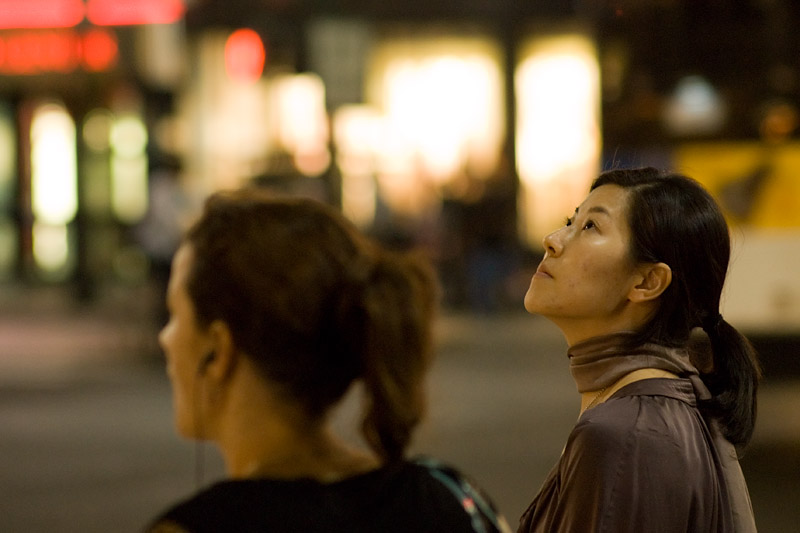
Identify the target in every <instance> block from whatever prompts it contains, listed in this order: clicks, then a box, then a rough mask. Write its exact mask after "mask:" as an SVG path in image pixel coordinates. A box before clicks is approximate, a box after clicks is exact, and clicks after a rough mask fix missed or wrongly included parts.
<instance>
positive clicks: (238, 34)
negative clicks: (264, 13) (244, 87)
mask: <svg viewBox="0 0 800 533" xmlns="http://www.w3.org/2000/svg"><path fill="white" fill-rule="evenodd" d="M266 58H267V52H266V50H265V49H264V43H263V42H261V37H259V35H258V33H256V32H255V31H253V30H251V29H248V28H242V29H240V30H236V31H235V32H233V33H231V35H230V37H228V40H227V41H226V42H225V71H226V72H227V73H228V76H229V77H230V78H231V79H233V80H238V81H245V82H254V81H256V80H258V78H259V77H261V73H262V72H263V71H264V61H265V60H266Z"/></svg>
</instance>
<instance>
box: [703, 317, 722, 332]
mask: <svg viewBox="0 0 800 533" xmlns="http://www.w3.org/2000/svg"><path fill="white" fill-rule="evenodd" d="M720 322H722V315H721V314H719V313H716V314H713V315H709V316H708V317H706V319H705V320H703V331H706V332H708V331H712V330H714V329H717V326H719V324H720Z"/></svg>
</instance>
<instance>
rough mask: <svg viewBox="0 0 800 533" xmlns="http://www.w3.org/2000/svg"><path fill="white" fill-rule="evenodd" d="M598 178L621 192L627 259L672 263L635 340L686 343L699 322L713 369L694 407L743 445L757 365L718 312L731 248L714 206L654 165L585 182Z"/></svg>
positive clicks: (751, 421) (689, 182)
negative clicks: (705, 397) (705, 395)
mask: <svg viewBox="0 0 800 533" xmlns="http://www.w3.org/2000/svg"><path fill="white" fill-rule="evenodd" d="M603 185H617V186H620V187H623V188H624V189H626V190H627V192H628V223H629V225H630V229H631V243H630V253H631V255H632V258H633V260H634V261H636V262H644V263H656V262H663V263H666V264H667V265H669V267H670V268H671V269H672V283H671V284H670V285H669V287H668V288H667V289H666V290H665V291H664V293H663V294H662V295H661V296H660V298H659V308H658V310H657V312H656V313H655V315H654V316H653V317H652V318H651V319H650V321H649V322H648V323H647V324H646V325H645V326H644V327H643V328H642V330H641V331H639V332H638V335H637V339H636V341H637V342H648V341H649V342H657V343H660V344H664V345H668V346H686V345H687V344H688V342H689V337H690V335H691V333H692V330H693V329H694V328H697V327H701V328H703V330H704V331H705V332H706V334H707V335H708V337H709V340H710V344H711V349H712V355H713V369H712V370H711V371H710V372H709V373H706V374H702V375H701V377H702V378H703V381H704V382H705V384H706V386H707V387H708V388H709V390H710V391H711V394H712V399H711V400H709V401H706V402H702V405H701V408H702V409H703V411H704V413H706V414H707V415H710V416H713V417H714V418H717V419H718V420H719V421H720V424H721V429H722V431H723V434H724V435H725V436H726V438H728V440H730V441H731V442H732V443H734V444H736V445H745V444H747V443H748V442H749V440H750V437H751V436H752V433H753V427H754V425H755V416H756V391H757V387H758V380H759V378H760V375H761V372H760V368H759V364H758V358H757V356H756V352H755V350H754V349H753V347H752V345H751V344H750V342H749V341H748V340H747V339H746V338H745V337H744V336H743V335H742V334H741V333H739V331H737V330H736V329H735V328H734V327H733V326H731V325H730V324H729V323H727V322H726V321H725V320H724V319H722V317H721V315H720V312H719V306H720V298H721V295H722V287H723V285H724V283H725V277H726V275H727V271H728V262H729V260H730V251H731V245H730V235H729V233H728V225H727V223H726V222H725V218H724V217H723V215H722V213H721V211H720V209H719V206H718V205H717V203H716V202H715V201H714V199H713V198H712V197H711V195H710V194H709V193H708V192H707V191H706V190H705V189H704V188H703V187H702V186H701V185H700V184H699V183H697V182H696V181H695V180H693V179H691V178H688V177H686V176H683V175H680V174H674V173H661V172H660V171H658V170H657V169H655V168H649V167H648V168H637V169H614V170H609V171H606V172H604V173H602V174H601V175H600V176H599V177H598V178H597V179H596V180H595V181H594V183H593V184H592V187H591V189H592V190H594V189H596V188H597V187H600V186H603Z"/></svg>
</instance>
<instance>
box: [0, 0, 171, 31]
mask: <svg viewBox="0 0 800 533" xmlns="http://www.w3.org/2000/svg"><path fill="white" fill-rule="evenodd" d="M185 11H186V7H185V6H184V0H86V3H84V1H83V0H0V29H32V28H71V27H74V26H77V25H78V24H80V23H81V22H82V21H83V19H84V17H86V18H87V19H88V20H89V22H91V23H92V24H96V25H98V26H132V25H138V24H171V23H173V22H178V21H179V20H181V18H182V17H183V15H184V12H185Z"/></svg>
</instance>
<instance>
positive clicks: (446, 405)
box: [0, 291, 800, 533]
mask: <svg viewBox="0 0 800 533" xmlns="http://www.w3.org/2000/svg"><path fill="white" fill-rule="evenodd" d="M23 296H24V297H23ZM151 296H152V295H151V294H149V293H147V291H143V293H142V294H141V295H139V296H137V297H136V298H133V299H123V300H117V299H115V297H114V295H113V294H111V295H109V296H108V300H109V301H108V302H105V303H104V304H103V305H98V306H92V307H85V308H76V307H75V305H74V304H70V303H68V302H66V301H64V300H63V298H59V297H58V296H57V295H56V296H54V295H53V294H49V293H46V292H44V293H42V294H38V295H34V296H30V295H29V294H28V293H24V294H22V293H20V294H14V293H13V292H12V293H10V294H5V295H3V296H2V297H1V298H0V304H2V305H0V427H2V431H0V457H2V468H0V531H3V532H4V533H19V532H42V531H53V532H82V533H91V532H108V531H120V532H124V531H131V532H133V531H138V530H139V529H141V527H142V526H143V525H144V524H145V523H146V522H147V521H148V520H149V519H150V518H151V517H153V515H154V514H156V513H157V512H158V511H159V510H160V509H162V508H163V507H164V506H166V505H167V504H169V503H171V502H173V501H175V500H176V499H178V498H181V497H183V496H185V495H188V494H189V493H191V492H192V491H193V490H194V489H195V477H196V474H197V470H196V466H195V459H196V457H197V456H200V457H201V458H203V460H204V461H203V462H204V468H203V470H204V480H205V482H206V483H208V482H210V481H212V480H213V479H215V478H217V477H219V476H220V475H222V468H221V464H220V461H219V458H218V457H217V456H216V454H215V452H214V451H213V448H212V447H210V446H207V447H205V448H204V449H200V450H199V451H198V449H196V448H195V447H194V445H192V444H190V443H186V442H183V441H181V440H180V439H179V438H178V437H177V436H176V434H175V433H174V431H173V427H172V412H171V404H170V401H171V400H170V391H169V383H168V381H167V379H166V376H165V375H164V372H163V363H162V361H161V359H160V358H159V357H158V355H157V352H156V349H155V339H154V335H155V328H154V326H153V324H152V321H150V320H148V319H147V317H148V316H149V315H148V304H147V302H148V298H150V297H151ZM120 298H122V297H121V296H120ZM120 304H124V305H120ZM438 337H439V357H438V359H437V362H436V365H435V367H434V371H433V373H432V376H431V381H430V384H429V385H430V394H431V408H430V413H429V417H428V419H427V421H426V422H425V424H424V425H423V426H422V428H421V429H420V431H419V433H418V436H417V439H416V441H415V446H414V452H415V453H425V454H432V455H435V456H438V457H440V458H442V459H444V460H446V461H448V462H450V463H452V464H454V465H456V466H458V467H460V468H461V469H463V470H464V471H466V472H468V473H470V474H471V475H472V477H474V478H475V479H476V480H477V481H478V482H479V483H480V484H481V485H482V486H483V487H484V488H485V489H487V491H488V492H490V493H491V494H492V495H493V497H494V499H495V501H496V502H497V503H498V504H499V506H500V507H501V508H502V510H503V511H504V512H505V514H506V516H507V517H508V519H509V522H510V523H512V524H513V525H516V522H517V519H518V516H519V515H520V513H521V512H522V511H523V510H524V508H525V506H526V504H527V503H528V502H529V501H530V500H531V498H532V497H533V495H534V494H535V492H536V490H537V489H538V486H539V484H540V483H541V481H542V480H543V479H544V477H545V475H546V473H547V471H548V470H549V469H550V468H551V467H552V465H553V464H554V462H555V461H556V459H557V457H558V454H559V453H560V451H561V448H562V446H563V444H564V441H565V439H566V436H567V434H568V432H569V430H570V428H571V426H572V424H573V422H574V420H575V417H576V415H577V407H578V397H577V394H576V393H575V389H574V384H573V382H572V380H571V378H570V376H569V373H568V371H567V368H566V358H565V357H564V350H565V344H564V341H563V339H562V338H561V337H560V335H559V333H558V332H557V330H555V328H554V327H553V326H551V325H550V324H549V323H548V322H546V321H545V320H543V319H539V318H536V317H531V316H528V315H526V314H525V313H524V312H521V311H520V312H507V313H501V314H496V315H474V314H458V315H453V314H446V315H445V316H443V317H442V318H441V320H440V323H439V336H438ZM786 356H787V357H795V356H796V354H795V353H787V354H786ZM762 391H763V392H762V395H761V399H760V411H759V424H758V427H757V430H756V437H755V440H754V443H753V445H752V446H751V448H750V449H749V450H748V452H747V455H746V457H745V458H744V459H743V461H742V466H743V468H744V470H745V475H746V476H747V479H748V482H749V485H750V489H751V496H752V499H753V505H754V507H755V511H756V520H757V522H758V525H759V531H762V532H766V533H772V532H787V533H788V532H792V531H797V524H800V505H798V502H800V409H798V405H800V381H798V380H796V379H778V378H775V379H771V378H769V377H768V379H767V380H766V381H765V382H764V385H763V387H762ZM352 405H353V404H352V399H351V400H350V401H349V402H348V403H347V405H346V406H345V408H344V409H343V415H342V416H341V420H340V424H341V426H342V427H343V428H345V429H343V431H344V432H345V433H348V429H347V427H349V426H348V424H353V423H354V421H353V420H352V418H353V411H352V409H351V407H352Z"/></svg>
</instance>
